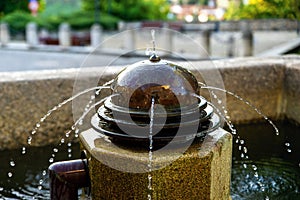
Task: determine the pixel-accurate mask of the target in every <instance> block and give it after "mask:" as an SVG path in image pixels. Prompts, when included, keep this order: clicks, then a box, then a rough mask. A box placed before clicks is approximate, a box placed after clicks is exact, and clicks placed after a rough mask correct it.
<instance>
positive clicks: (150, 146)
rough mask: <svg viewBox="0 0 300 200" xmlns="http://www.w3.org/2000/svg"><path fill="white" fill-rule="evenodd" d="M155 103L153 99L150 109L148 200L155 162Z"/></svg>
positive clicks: (150, 195)
mask: <svg viewBox="0 0 300 200" xmlns="http://www.w3.org/2000/svg"><path fill="white" fill-rule="evenodd" d="M154 103H155V99H154V98H152V99H151V107H150V125H149V126H150V127H149V163H148V170H149V172H148V190H149V193H148V200H151V199H152V192H153V188H152V174H151V173H152V161H153V155H152V150H153V125H154Z"/></svg>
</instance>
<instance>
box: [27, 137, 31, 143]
mask: <svg viewBox="0 0 300 200" xmlns="http://www.w3.org/2000/svg"><path fill="white" fill-rule="evenodd" d="M31 141H32V137H31V136H29V137H28V138H27V144H29V145H31Z"/></svg>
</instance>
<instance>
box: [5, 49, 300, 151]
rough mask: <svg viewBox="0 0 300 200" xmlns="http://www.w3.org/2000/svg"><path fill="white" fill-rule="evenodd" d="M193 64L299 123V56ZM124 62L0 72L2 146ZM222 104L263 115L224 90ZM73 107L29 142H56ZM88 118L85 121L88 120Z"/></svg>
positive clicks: (242, 118)
mask: <svg viewBox="0 0 300 200" xmlns="http://www.w3.org/2000/svg"><path fill="white" fill-rule="evenodd" d="M179 64H180V63H179ZM181 64H184V63H181ZM191 64H192V65H193V66H194V68H190V70H191V71H192V72H197V71H198V70H201V72H202V73H203V74H204V75H209V76H210V79H212V80H214V79H216V80H217V79H218V77H217V76H218V74H214V73H212V74H210V72H212V71H214V70H215V71H218V72H219V75H220V76H221V77H222V81H223V84H224V88H225V89H226V90H228V91H231V92H233V93H235V94H238V95H239V96H240V97H242V98H243V99H246V100H247V101H249V102H251V104H253V105H254V106H255V107H257V108H258V109H259V110H260V111H261V112H262V113H264V114H265V115H267V116H268V117H270V118H271V119H274V120H276V119H281V118H283V117H287V118H289V119H292V120H294V121H296V122H298V123H300V101H299V99H300V87H299V86H300V56H296V55H290V56H281V57H273V58H253V57H249V58H236V59H227V60H216V61H214V62H213V63H212V62H208V61H197V62H196V61H193V62H191ZM212 66H216V67H217V68H213V67H212ZM122 68H123V67H122V66H118V67H109V68H105V67H91V68H85V69H61V70H44V71H31V72H28V71H27V72H9V73H0V107H1V112H0V150H3V149H12V148H19V147H22V146H24V145H26V143H27V137H28V136H29V135H30V133H31V130H32V129H33V128H34V126H35V124H36V123H37V122H39V120H40V118H41V117H43V116H44V115H45V114H46V113H47V111H48V110H50V109H51V108H53V107H54V106H55V105H57V104H59V103H60V102H62V101H63V100H65V99H67V98H69V97H70V96H72V94H73V92H76V91H77V90H78V89H79V88H84V86H85V85H91V84H92V83H95V81H98V82H99V84H103V83H104V82H106V81H108V80H110V79H112V78H113V77H114V76H115V75H116V74H117V73H118V72H119V71H120V70H121V69H122ZM78 73H79V74H80V78H78V76H77V74H78ZM100 76H101V79H99V77H100ZM214 76H216V78H215V77H214ZM196 77H197V78H198V79H199V80H201V77H200V75H199V74H196ZM78 79H80V80H82V81H78ZM75 80H77V82H74V81H75ZM78 84H79V85H78ZM80 84H81V85H80ZM221 85H222V83H221ZM74 86H76V87H74ZM73 88H74V90H73ZM88 94H89V95H90V93H88ZM201 95H202V93H201ZM203 96H207V98H208V100H209V98H210V97H209V95H207V94H206V93H205V91H204V92H203ZM88 98H89V96H87V97H85V102H86V100H87V99H88ZM83 99H84V98H83ZM79 102H80V101H79ZM80 107H82V106H81V105H80V103H79V104H78V102H77V104H76V103H74V104H73V108H80ZM83 109H84V108H82V110H83ZM226 109H227V110H228V113H229V115H230V118H231V121H232V122H233V123H245V122H249V121H256V120H262V117H261V116H259V115H258V114H257V113H256V112H254V111H253V109H251V108H250V107H249V106H248V105H246V104H245V103H242V102H240V101H238V100H236V99H235V98H232V97H231V96H230V95H227V96H226ZM77 110H78V109H77ZM79 110H80V109H79ZM73 111H74V109H73ZM73 113H76V112H75V111H74V112H72V104H68V105H67V106H64V107H62V108H59V109H58V111H57V112H54V114H53V115H51V116H50V117H49V118H48V119H47V120H46V121H45V122H44V123H42V124H41V127H40V128H39V129H38V132H37V133H36V134H35V135H34V138H33V140H32V145H35V146H42V145H46V144H51V143H54V144H57V139H58V138H59V137H63V135H64V133H65V132H66V130H68V129H69V128H70V127H71V125H72V124H73V121H74V120H73V117H72V114H73ZM88 121H89V120H86V122H85V124H89V122H88Z"/></svg>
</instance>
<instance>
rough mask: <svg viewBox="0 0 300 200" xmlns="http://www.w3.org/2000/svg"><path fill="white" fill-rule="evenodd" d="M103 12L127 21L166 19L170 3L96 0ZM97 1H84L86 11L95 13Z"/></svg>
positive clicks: (156, 0)
mask: <svg viewBox="0 0 300 200" xmlns="http://www.w3.org/2000/svg"><path fill="white" fill-rule="evenodd" d="M97 1H98V2H100V10H101V12H105V13H108V12H109V13H110V14H112V15H114V16H116V17H118V18H120V19H123V20H125V21H133V20H159V19H166V18H167V14H168V12H169V3H168V2H167V1H166V0H139V1H137V0H127V1H124V0H96V2H97ZM95 5H97V4H96V3H95V0H82V7H83V9H84V10H86V11H92V12H94V11H95Z"/></svg>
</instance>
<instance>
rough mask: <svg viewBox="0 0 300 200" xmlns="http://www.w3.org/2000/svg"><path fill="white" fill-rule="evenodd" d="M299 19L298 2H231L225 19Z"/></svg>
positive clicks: (253, 0)
mask: <svg viewBox="0 0 300 200" xmlns="http://www.w3.org/2000/svg"><path fill="white" fill-rule="evenodd" d="M270 18H285V19H298V20H299V19H300V3H299V0H249V4H247V5H243V4H236V3H234V2H233V1H232V2H231V4H230V7H229V8H228V10H227V12H226V14H225V19H229V20H239V19H270Z"/></svg>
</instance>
